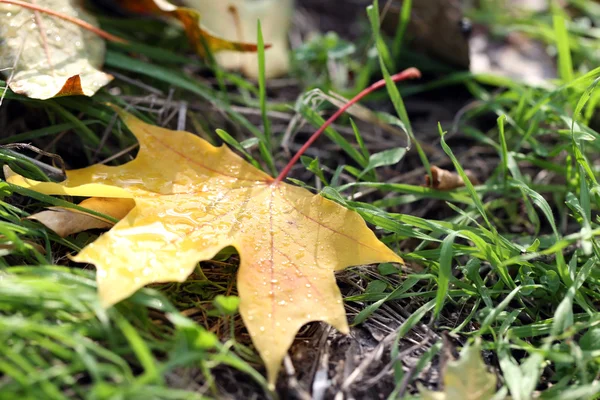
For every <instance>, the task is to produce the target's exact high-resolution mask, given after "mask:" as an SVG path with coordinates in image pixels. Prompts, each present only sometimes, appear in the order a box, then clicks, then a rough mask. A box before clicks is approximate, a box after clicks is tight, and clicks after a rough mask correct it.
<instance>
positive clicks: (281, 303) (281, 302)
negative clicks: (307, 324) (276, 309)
mask: <svg viewBox="0 0 600 400" xmlns="http://www.w3.org/2000/svg"><path fill="white" fill-rule="evenodd" d="M277 304H279V305H280V306H285V304H286V303H285V300H281V301H280V302H279V303H277Z"/></svg>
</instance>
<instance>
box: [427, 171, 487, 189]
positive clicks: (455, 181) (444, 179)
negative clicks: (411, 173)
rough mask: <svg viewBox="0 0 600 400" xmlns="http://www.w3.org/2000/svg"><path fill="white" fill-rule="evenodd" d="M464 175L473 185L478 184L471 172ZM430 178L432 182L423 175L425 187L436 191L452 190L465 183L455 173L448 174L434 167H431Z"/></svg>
mask: <svg viewBox="0 0 600 400" xmlns="http://www.w3.org/2000/svg"><path fill="white" fill-rule="evenodd" d="M465 174H466V175H467V178H469V180H470V181H471V183H473V184H474V185H477V184H478V183H479V182H478V181H477V178H476V177H475V176H474V175H473V173H472V172H471V171H469V170H466V171H465ZM431 176H432V178H433V179H432V180H430V179H429V175H425V186H427V187H432V188H434V189H437V190H452V189H456V188H459V187H463V186H465V182H464V181H463V179H462V178H461V177H460V175H458V174H457V173H456V172H450V171H447V170H445V169H442V168H438V167H436V166H435V165H433V166H432V167H431Z"/></svg>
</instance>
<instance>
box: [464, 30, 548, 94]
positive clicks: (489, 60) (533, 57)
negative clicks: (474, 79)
mask: <svg viewBox="0 0 600 400" xmlns="http://www.w3.org/2000/svg"><path fill="white" fill-rule="evenodd" d="M470 47H471V72H472V73H474V74H495V75H498V76H503V77H507V78H510V79H513V80H515V81H517V82H523V83H526V84H528V85H532V86H542V87H543V86H548V81H551V80H553V79H555V78H556V76H557V71H556V62H555V61H554V59H553V57H552V56H551V55H550V54H549V53H548V51H547V49H546V47H547V46H546V45H544V43H542V42H540V41H537V40H535V39H533V38H529V37H527V36H526V35H524V34H522V33H519V32H511V33H510V34H509V35H507V36H506V38H505V39H504V40H502V39H497V38H494V37H493V36H492V34H491V33H488V32H485V31H480V32H476V33H475V34H473V35H472V37H471V39H470Z"/></svg>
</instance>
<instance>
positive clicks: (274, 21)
mask: <svg viewBox="0 0 600 400" xmlns="http://www.w3.org/2000/svg"><path fill="white" fill-rule="evenodd" d="M184 3H185V4H187V5H188V6H190V7H193V8H195V9H197V10H198V11H199V12H200V13H201V14H202V15H203V17H204V19H203V21H204V22H203V24H204V26H206V27H207V28H208V29H210V30H211V31H213V32H215V33H216V34H218V35H219V36H222V37H224V38H226V39H229V40H239V41H242V42H246V41H250V42H255V41H256V34H257V30H256V29H257V28H256V27H257V21H258V20H260V22H261V29H262V33H263V38H264V40H265V43H269V44H270V45H271V47H270V48H269V49H268V50H267V51H265V58H266V65H265V76H266V77H267V78H273V77H276V76H281V75H284V74H285V73H287V72H288V70H289V67H290V62H289V46H288V38H287V35H288V30H289V28H290V25H291V16H292V12H293V9H294V6H293V1H292V0H258V1H248V0H228V1H214V0H184ZM215 58H216V59H217V62H218V63H219V64H220V65H221V66H223V67H224V68H226V69H234V70H241V71H242V72H243V73H244V75H246V76H248V77H250V78H257V77H258V75H259V70H258V55H257V54H240V53H235V52H232V51H226V52H222V53H219V54H217V55H215Z"/></svg>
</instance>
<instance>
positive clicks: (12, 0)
mask: <svg viewBox="0 0 600 400" xmlns="http://www.w3.org/2000/svg"><path fill="white" fill-rule="evenodd" d="M0 3H4V4H12V5H14V6H18V7H23V8H27V9H29V10H33V11H39V12H42V13H44V14H48V15H52V16H54V17H56V18H60V19H64V20H65V21H68V22H71V23H73V24H75V25H78V26H80V27H82V28H83V29H86V30H88V31H90V32H92V33H95V34H96V35H98V36H100V37H101V38H103V39H106V40H110V41H111V42H116V43H127V41H126V40H125V39H121V38H120V37H118V36H115V35H112V34H110V33H108V32H106V31H104V30H102V29H100V28H97V27H95V26H94V25H92V24H90V23H87V22H85V21H83V20H81V19H79V18H75V17H72V16H70V15H65V14H62V13H59V12H57V11H54V10H51V9H49V8H45V7H41V6H38V5H36V4H31V3H27V2H25V1H22V0H0Z"/></svg>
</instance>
